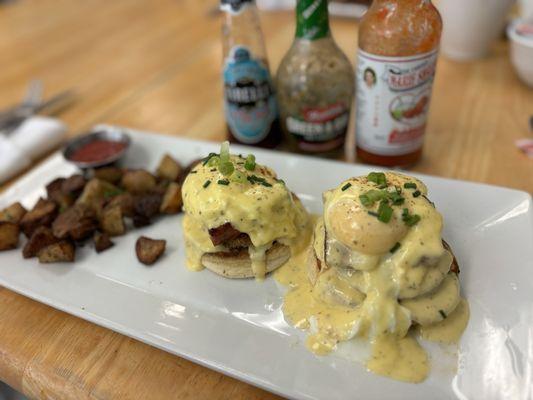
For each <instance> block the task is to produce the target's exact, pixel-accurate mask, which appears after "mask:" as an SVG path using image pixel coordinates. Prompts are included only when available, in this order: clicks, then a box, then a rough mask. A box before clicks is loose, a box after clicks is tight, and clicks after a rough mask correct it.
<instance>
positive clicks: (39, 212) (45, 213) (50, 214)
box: [20, 199, 57, 237]
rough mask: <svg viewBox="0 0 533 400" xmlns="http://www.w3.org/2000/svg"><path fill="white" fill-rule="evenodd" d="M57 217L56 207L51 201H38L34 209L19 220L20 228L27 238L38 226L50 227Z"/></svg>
mask: <svg viewBox="0 0 533 400" xmlns="http://www.w3.org/2000/svg"><path fill="white" fill-rule="evenodd" d="M56 215H57V205H56V203H54V202H53V201H50V200H43V199H40V200H39V201H38V202H37V204H36V205H35V207H33V209H32V210H31V211H29V212H27V213H26V214H24V217H22V219H21V220H20V228H21V229H22V232H24V234H25V235H26V236H27V237H30V236H31V234H32V233H33V232H34V231H35V229H37V228H38V227H39V226H50V225H51V224H52V221H53V220H54V219H55V217H56Z"/></svg>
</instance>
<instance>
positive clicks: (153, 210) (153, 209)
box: [133, 193, 162, 218]
mask: <svg viewBox="0 0 533 400" xmlns="http://www.w3.org/2000/svg"><path fill="white" fill-rule="evenodd" d="M161 201H162V196H161V195H159V194H157V193H151V194H142V195H138V196H134V198H133V211H134V213H135V215H141V216H143V217H147V218H152V217H153V216H155V215H157V214H159V208H160V207H161Z"/></svg>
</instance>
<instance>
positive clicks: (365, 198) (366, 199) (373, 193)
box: [359, 189, 388, 207]
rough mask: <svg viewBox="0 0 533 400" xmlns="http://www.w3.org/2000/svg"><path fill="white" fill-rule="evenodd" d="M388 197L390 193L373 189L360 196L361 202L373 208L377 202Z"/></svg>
mask: <svg viewBox="0 0 533 400" xmlns="http://www.w3.org/2000/svg"><path fill="white" fill-rule="evenodd" d="M387 196H388V192H385V191H382V190H375V189H372V190H369V191H368V192H366V193H363V194H362V195H360V196H359V200H361V203H362V204H363V205H364V206H365V207H371V206H373V205H374V203H375V202H376V201H380V200H384V199H386V198H387Z"/></svg>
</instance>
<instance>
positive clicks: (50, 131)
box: [0, 116, 67, 184]
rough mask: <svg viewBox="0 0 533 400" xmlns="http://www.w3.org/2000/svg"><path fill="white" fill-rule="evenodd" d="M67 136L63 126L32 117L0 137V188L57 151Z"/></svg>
mask: <svg viewBox="0 0 533 400" xmlns="http://www.w3.org/2000/svg"><path fill="white" fill-rule="evenodd" d="M66 132H67V127H66V125H65V124H64V123H63V122H61V121H59V120H57V119H55V118H49V117H42V116H34V117H31V118H28V119H27V120H26V121H25V122H24V123H22V125H21V126H20V127H19V128H18V129H17V130H16V131H15V132H13V133H11V134H9V135H7V136H6V135H2V134H0V184H1V183H3V182H5V181H7V180H8V179H10V178H12V177H14V176H15V175H16V174H18V173H19V172H21V171H22V170H23V169H25V168H27V167H28V166H29V165H30V164H31V162H32V161H33V160H35V159H37V158H39V157H41V156H42V155H44V154H46V153H47V152H49V151H50V150H52V149H54V148H55V147H57V146H58V145H59V144H60V143H61V142H62V141H63V139H64V138H65V134H66Z"/></svg>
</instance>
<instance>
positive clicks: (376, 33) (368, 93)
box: [356, 0, 442, 167]
mask: <svg viewBox="0 0 533 400" xmlns="http://www.w3.org/2000/svg"><path fill="white" fill-rule="evenodd" d="M441 32H442V20H441V17H440V14H439V12H438V11H437V9H436V8H435V6H434V5H433V4H432V3H431V1H430V0H374V1H373V2H372V6H371V7H370V9H369V10H368V12H367V13H366V14H365V16H364V17H363V19H362V20H361V22H360V25H359V50H358V67H357V71H356V75H357V113H356V138H357V157H358V159H359V160H361V161H362V162H365V163H370V164H377V165H383V166H388V167H393V166H407V165H410V164H414V163H416V162H417V161H418V160H419V159H420V157H421V155H422V146H423V136H424V133H425V128H426V121H427V114H428V110H429V104H430V99H431V90H432V85H433V79H434V76H435V67H436V61H437V53H438V47H439V42H440V37H441Z"/></svg>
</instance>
